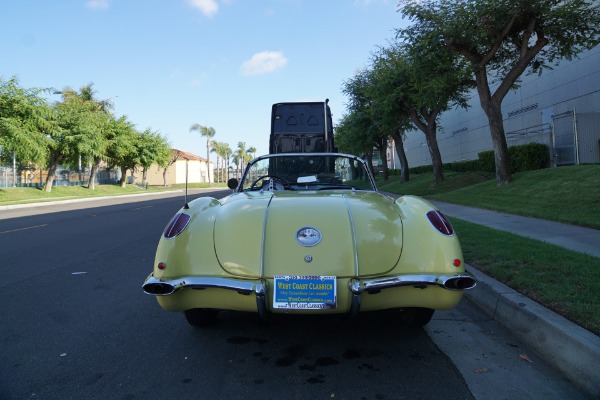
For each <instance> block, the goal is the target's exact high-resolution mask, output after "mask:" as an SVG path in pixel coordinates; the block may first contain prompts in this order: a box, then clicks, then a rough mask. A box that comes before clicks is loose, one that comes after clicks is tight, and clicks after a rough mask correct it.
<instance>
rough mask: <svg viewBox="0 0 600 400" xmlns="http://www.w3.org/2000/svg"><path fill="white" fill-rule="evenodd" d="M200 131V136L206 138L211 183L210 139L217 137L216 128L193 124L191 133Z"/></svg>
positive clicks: (207, 163) (207, 165)
mask: <svg viewBox="0 0 600 400" xmlns="http://www.w3.org/2000/svg"><path fill="white" fill-rule="evenodd" d="M193 131H198V132H200V135H202V136H205V137H206V169H207V170H208V174H207V175H208V183H210V138H211V137H213V136H215V133H216V131H215V128H213V127H209V126H203V125H200V124H193V125H192V126H191V127H190V132H193Z"/></svg>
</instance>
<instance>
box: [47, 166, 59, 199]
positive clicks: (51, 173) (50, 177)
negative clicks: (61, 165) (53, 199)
mask: <svg viewBox="0 0 600 400" xmlns="http://www.w3.org/2000/svg"><path fill="white" fill-rule="evenodd" d="M57 167H58V160H56V159H52V160H50V166H49V167H48V176H47V177H46V183H45V184H44V191H45V192H46V193H50V192H51V191H52V184H53V183H54V176H55V175H56V168H57Z"/></svg>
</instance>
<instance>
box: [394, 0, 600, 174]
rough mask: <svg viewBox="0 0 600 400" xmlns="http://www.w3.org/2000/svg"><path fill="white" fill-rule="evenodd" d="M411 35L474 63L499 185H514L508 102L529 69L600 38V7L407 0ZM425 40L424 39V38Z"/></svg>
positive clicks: (523, 0) (555, 1)
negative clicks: (504, 111) (505, 109)
mask: <svg viewBox="0 0 600 400" xmlns="http://www.w3.org/2000/svg"><path fill="white" fill-rule="evenodd" d="M399 6H400V11H401V12H402V14H403V15H404V16H407V17H409V18H411V19H412V20H413V21H414V22H415V24H413V25H412V26H410V27H408V28H407V29H403V30H400V31H399V34H400V35H401V36H403V37H405V38H423V40H427V41H430V42H435V41H438V42H439V43H441V44H444V45H445V46H447V48H449V49H450V50H452V51H454V52H456V53H458V54H460V55H461V56H462V57H464V59H466V60H467V61H468V63H469V65H470V67H471V71H472V73H473V75H474V77H475V81H476V84H477V92H478V94H479V102H480V104H481V107H482V108H483V110H484V112H485V114H486V115H487V117H488V120H489V124H490V133H491V136H492V142H493V144H494V158H495V164H496V182H497V183H498V184H506V183H509V182H510V179H511V176H510V169H509V160H508V157H509V156H508V146H507V143H506V137H505V134H504V123H503V120H502V101H503V100H504V98H505V96H506V95H507V93H508V92H509V91H510V90H511V89H512V88H514V87H515V83H516V82H517V81H518V79H519V78H520V76H521V75H522V74H523V73H524V72H525V71H527V70H529V71H531V72H534V73H538V74H540V73H541V72H542V70H543V69H546V68H550V67H551V65H552V64H557V63H558V62H559V61H561V60H562V59H567V60H571V59H572V58H574V57H576V56H577V54H579V53H580V52H581V51H583V50H586V49H591V48H593V47H594V46H596V45H597V44H598V43H599V41H600V4H599V3H598V2H593V1H587V0H569V1H564V0H423V1H413V0H401V1H400V3H399ZM419 40H421V39H419Z"/></svg>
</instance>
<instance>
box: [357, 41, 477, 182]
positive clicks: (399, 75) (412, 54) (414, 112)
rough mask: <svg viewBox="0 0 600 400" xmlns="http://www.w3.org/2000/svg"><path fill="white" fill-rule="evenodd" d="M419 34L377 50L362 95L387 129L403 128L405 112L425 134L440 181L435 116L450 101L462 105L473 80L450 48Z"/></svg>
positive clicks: (447, 105)
mask: <svg viewBox="0 0 600 400" xmlns="http://www.w3.org/2000/svg"><path fill="white" fill-rule="evenodd" d="M422 39H423V38H413V40H412V41H411V42H410V43H394V44H392V45H391V46H390V47H388V48H384V49H381V50H380V52H379V54H377V55H376V56H375V57H374V60H373V74H372V76H373V78H372V79H371V84H370V85H369V87H368V88H367V94H368V95H369V96H370V97H371V98H372V99H373V107H374V112H375V115H376V118H377V119H378V120H379V121H380V123H384V124H385V125H386V126H389V127H390V128H392V130H391V132H395V131H396V130H397V127H398V126H400V127H403V128H405V129H406V117H408V118H409V120H410V121H411V122H412V124H413V125H414V126H415V127H416V128H417V129H419V130H421V131H422V132H423V133H424V134H425V138H426V142H427V147H428V149H429V154H430V157H431V162H432V166H433V180H434V182H435V183H440V182H441V181H443V179H444V175H443V171H442V164H443V163H442V155H441V153H440V149H439V146H438V142H437V131H438V119H439V116H440V114H441V113H442V112H443V111H445V110H447V109H448V108H450V107H452V106H455V105H460V106H463V107H466V104H467V97H466V94H467V92H468V89H469V88H470V87H471V86H472V84H473V81H472V80H471V79H470V73H469V71H468V69H467V68H466V63H464V62H463V63H461V62H460V61H461V60H460V59H458V56H457V55H456V54H455V53H453V52H451V51H449V50H448V49H446V47H445V46H443V45H440V44H439V43H438V42H428V41H424V40H422ZM394 117H395V118H396V119H395V120H394ZM394 125H395V126H394ZM394 128H395V129H394Z"/></svg>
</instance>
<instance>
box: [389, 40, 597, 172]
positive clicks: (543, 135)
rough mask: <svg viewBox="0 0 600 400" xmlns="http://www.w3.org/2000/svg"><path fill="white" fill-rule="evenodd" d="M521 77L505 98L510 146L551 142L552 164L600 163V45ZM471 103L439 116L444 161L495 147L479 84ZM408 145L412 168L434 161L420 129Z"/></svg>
mask: <svg viewBox="0 0 600 400" xmlns="http://www.w3.org/2000/svg"><path fill="white" fill-rule="evenodd" d="M521 78H522V79H521V82H520V87H519V88H518V89H516V90H513V91H511V92H510V93H509V94H508V95H507V96H506V97H505V98H504V101H503V103H502V111H503V119H504V130H505V133H506V137H507V142H508V145H509V146H514V145H519V144H526V143H530V142H538V143H544V144H547V145H548V148H549V151H550V160H551V163H552V166H560V165H573V164H588V163H600V46H598V47H596V48H594V49H593V50H591V51H587V52H584V53H582V54H580V55H579V58H576V59H574V60H572V61H564V62H562V63H561V64H560V65H558V66H556V67H554V69H553V70H544V72H543V73H542V75H541V76H538V75H537V74H532V75H523V76H522V77H521ZM469 104H470V107H469V108H468V109H467V110H464V109H451V110H448V111H446V112H444V113H443V114H442V115H441V116H440V120H439V128H440V129H439V130H438V136H437V137H438V143H439V146H440V151H441V154H442V161H443V162H444V163H450V162H457V161H465V160H473V159H477V155H478V153H479V152H481V151H485V150H491V149H493V144H492V138H491V135H490V131H489V124H488V120H487V117H486V115H485V113H484V112H483V109H482V108H481V106H480V105H479V97H478V95H477V92H476V90H475V89H474V90H473V91H472V93H471V100H470V102H469ZM391 148H393V147H392V146H390V150H391ZM404 148H405V151H406V155H407V158H408V164H409V166H410V167H411V168H412V167H417V166H421V165H429V164H431V157H430V156H429V150H428V148H427V143H426V141H425V135H424V134H423V133H422V132H421V131H416V130H415V131H411V132H408V133H407V135H406V139H405V141H404ZM388 151H389V150H388ZM395 156H396V155H395V154H393V155H392V154H388V162H389V163H390V166H391V167H393V168H400V166H399V163H398V161H397V157H395Z"/></svg>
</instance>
